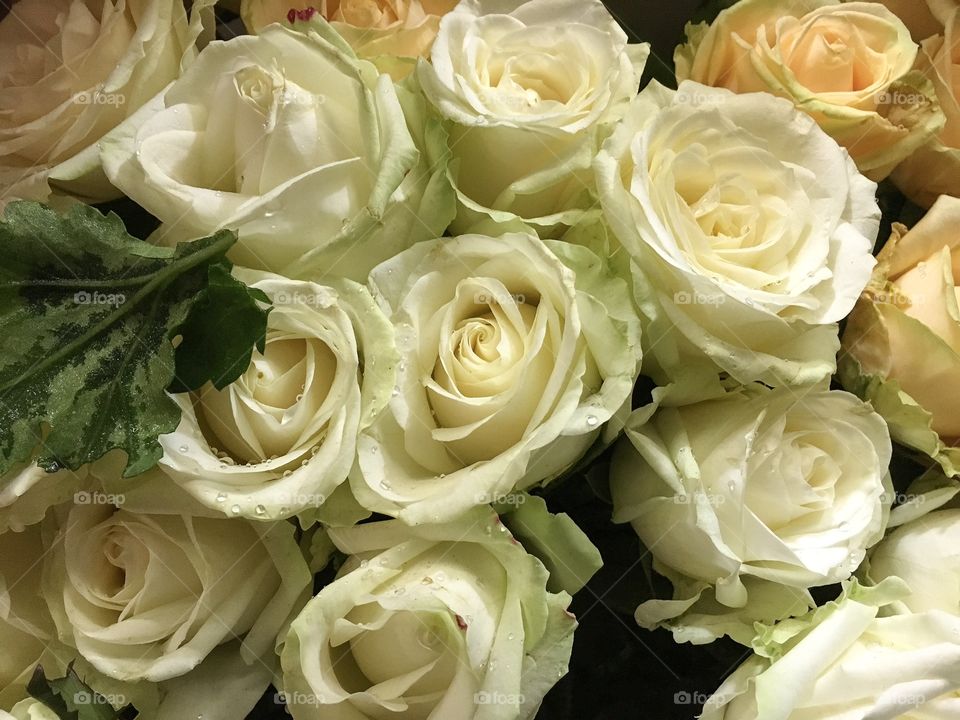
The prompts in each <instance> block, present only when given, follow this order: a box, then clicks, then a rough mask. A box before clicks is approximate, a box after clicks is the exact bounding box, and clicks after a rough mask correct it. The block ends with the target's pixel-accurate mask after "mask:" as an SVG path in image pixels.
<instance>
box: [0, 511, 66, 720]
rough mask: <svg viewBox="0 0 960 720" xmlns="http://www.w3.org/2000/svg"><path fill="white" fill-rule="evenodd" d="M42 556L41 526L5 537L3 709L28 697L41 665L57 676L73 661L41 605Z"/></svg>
mask: <svg viewBox="0 0 960 720" xmlns="http://www.w3.org/2000/svg"><path fill="white" fill-rule="evenodd" d="M43 552H44V548H43V541H42V539H41V533H40V526H39V525H31V526H30V527H28V528H26V529H25V530H23V531H22V532H12V531H7V532H3V533H0V648H3V652H0V707H5V708H9V707H11V706H13V704H14V703H16V702H18V701H20V700H22V699H24V698H26V697H27V683H28V682H29V681H30V678H31V676H32V675H33V671H34V668H36V667H37V665H39V664H42V665H43V666H44V667H45V668H47V669H48V670H49V671H50V672H57V671H59V670H62V669H63V668H64V667H65V665H66V663H67V662H68V661H69V660H70V655H69V654H68V653H66V652H60V651H58V648H57V644H56V642H55V640H56V637H57V629H56V627H54V624H53V619H52V618H51V617H50V613H49V611H48V610H47V607H46V604H45V603H43V602H38V601H37V598H38V596H39V594H40V584H41V575H42V568H43V564H42V562H41V561H42V558H43Z"/></svg>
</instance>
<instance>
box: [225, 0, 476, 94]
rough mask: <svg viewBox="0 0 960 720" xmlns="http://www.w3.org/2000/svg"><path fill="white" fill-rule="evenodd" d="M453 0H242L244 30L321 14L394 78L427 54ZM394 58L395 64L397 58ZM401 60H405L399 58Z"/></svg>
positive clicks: (357, 48) (356, 49) (307, 18)
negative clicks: (245, 27)
mask: <svg viewBox="0 0 960 720" xmlns="http://www.w3.org/2000/svg"><path fill="white" fill-rule="evenodd" d="M457 2H458V0H315V2H313V3H311V1H310V0H243V2H242V3H241V10H240V12H241V15H242V17H243V23H244V25H246V26H247V30H249V31H250V32H252V33H256V32H259V31H260V30H261V29H263V28H264V27H266V26H267V25H269V24H270V23H276V22H279V23H287V24H292V23H295V22H297V21H304V20H309V19H310V18H311V17H313V15H321V16H322V17H323V18H324V19H325V20H327V21H328V22H329V23H330V24H332V25H333V27H334V28H335V29H336V31H337V32H338V33H340V34H341V35H342V36H343V38H344V39H345V40H346V41H347V42H348V43H350V46H351V47H352V48H353V49H354V50H355V51H356V53H357V55H359V56H360V57H365V58H371V59H374V61H375V62H376V63H377V65H378V66H379V67H380V69H381V70H383V71H385V72H390V73H391V74H392V75H394V77H397V78H398V79H399V78H400V77H402V76H405V75H407V74H408V73H409V72H410V71H411V70H412V69H413V68H414V67H415V63H414V62H413V59H415V58H418V57H427V56H428V55H429V53H430V48H431V46H432V45H433V40H434V38H436V36H437V31H438V30H439V29H440V18H441V17H443V16H444V15H445V14H446V13H448V12H450V11H451V10H453V8H455V7H456V5H457ZM398 60H399V62H398ZM404 60H406V61H404Z"/></svg>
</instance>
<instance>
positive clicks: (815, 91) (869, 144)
mask: <svg viewBox="0 0 960 720" xmlns="http://www.w3.org/2000/svg"><path fill="white" fill-rule="evenodd" d="M911 2H913V3H914V4H922V3H923V0H911ZM687 37H688V41H689V42H688V43H687V44H686V45H681V46H680V47H678V48H677V50H676V52H675V54H674V60H675V63H676V68H677V78H678V79H679V80H681V81H682V80H693V81H695V82H699V83H703V84H705V85H712V86H715V87H723V88H727V89H729V90H733V91H735V92H740V93H751V92H767V93H770V94H772V95H776V96H778V97H782V98H786V99H787V100H789V101H790V102H792V103H794V104H795V105H796V107H797V108H798V109H799V110H802V111H803V112H805V113H808V114H809V115H810V116H811V117H812V118H814V119H815V120H816V121H817V123H818V124H819V125H820V127H822V128H823V129H824V130H825V131H826V132H827V133H829V134H830V136H831V137H833V138H834V139H835V140H836V141H837V142H838V143H840V144H841V145H843V146H844V147H845V148H846V149H847V150H848V151H849V152H850V155H851V157H853V159H854V160H855V161H856V163H857V167H859V168H860V170H861V171H863V173H864V174H865V175H867V176H868V177H870V178H871V179H872V180H877V181H879V180H882V179H883V178H885V177H886V176H887V175H889V174H890V171H891V170H893V169H894V168H895V167H896V166H897V164H898V163H899V162H900V161H901V160H903V159H904V158H906V157H909V156H910V155H911V154H912V153H913V152H914V151H915V150H917V149H918V148H919V147H921V146H922V145H924V144H925V143H926V142H927V141H928V140H930V138H931V137H933V135H934V134H936V133H937V132H938V131H939V129H940V128H942V127H943V113H941V112H940V108H939V106H938V103H937V98H936V93H935V92H934V89H933V85H932V84H931V82H930V80H929V79H928V78H927V77H925V76H924V74H923V73H920V72H917V71H915V70H914V69H913V63H914V60H915V59H916V57H917V50H918V48H917V44H916V43H915V42H914V41H913V39H911V37H910V31H909V30H908V29H907V27H906V26H905V25H904V24H903V22H901V21H900V19H899V18H898V17H897V16H896V15H894V14H893V13H892V12H890V11H889V10H888V9H887V8H885V7H884V6H883V5H881V4H880V3H879V2H850V1H849V0H848V1H846V2H842V1H841V0H740V2H736V3H733V4H732V5H731V6H730V7H728V8H726V9H725V10H723V11H722V12H721V13H720V14H719V15H718V16H717V18H716V19H715V20H714V21H713V23H711V24H710V25H709V26H708V25H706V24H705V23H701V24H699V25H692V24H691V25H688V26H687Z"/></svg>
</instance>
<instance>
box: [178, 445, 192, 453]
mask: <svg viewBox="0 0 960 720" xmlns="http://www.w3.org/2000/svg"><path fill="white" fill-rule="evenodd" d="M179 449H180V452H182V453H185V452H189V451H190V448H189V447H188V446H187V445H181V446H180V448H179Z"/></svg>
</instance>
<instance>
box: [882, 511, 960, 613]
mask: <svg viewBox="0 0 960 720" xmlns="http://www.w3.org/2000/svg"><path fill="white" fill-rule="evenodd" d="M867 576H868V577H869V579H870V580H871V581H872V582H874V583H879V582H881V581H882V580H883V579H884V578H888V577H899V578H900V579H902V580H903V581H904V582H906V583H907V585H909V586H910V594H909V595H908V596H906V597H905V598H903V599H901V600H900V601H899V602H898V603H897V605H896V606H897V609H898V610H900V611H901V612H915V613H920V612H924V611H926V610H943V611H944V612H949V613H954V614H955V615H960V510H940V511H938V512H934V513H930V514H929V515H925V516H924V517H921V518H919V519H917V520H914V521H913V522H910V523H907V524H906V525H904V526H902V527H899V528H897V529H896V530H894V531H893V532H892V533H890V534H889V535H888V536H887V537H886V538H885V539H884V540H883V542H881V543H880V544H879V545H877V546H876V547H875V548H874V549H873V551H872V552H871V553H870V564H869V568H868V569H867Z"/></svg>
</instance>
